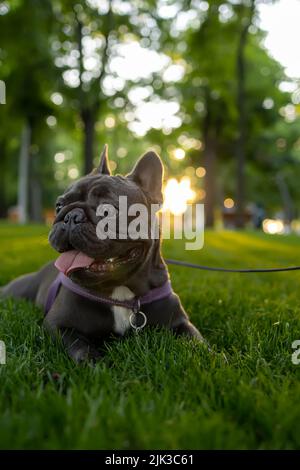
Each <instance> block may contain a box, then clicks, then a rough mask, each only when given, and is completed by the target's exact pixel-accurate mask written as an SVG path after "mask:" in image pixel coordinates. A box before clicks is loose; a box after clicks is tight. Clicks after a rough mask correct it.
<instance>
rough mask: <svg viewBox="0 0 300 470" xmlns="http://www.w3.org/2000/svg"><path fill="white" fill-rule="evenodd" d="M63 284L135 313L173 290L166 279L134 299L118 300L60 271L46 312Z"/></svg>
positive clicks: (95, 299) (87, 297) (97, 300)
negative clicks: (85, 285)
mask: <svg viewBox="0 0 300 470" xmlns="http://www.w3.org/2000/svg"><path fill="white" fill-rule="evenodd" d="M61 285H63V286H64V287H66V288H67V289H69V290H70V291H72V292H74V294H77V295H80V296H81V297H84V298H85V299H89V300H92V301H93V302H97V303H101V304H106V305H117V306H119V307H125V308H128V309H130V310H132V311H133V312H134V313H136V312H139V308H140V305H145V304H150V303H151V302H155V301H156V300H161V299H164V298H165V297H169V295H171V294H172V292H173V291H172V286H171V282H170V281H166V282H165V283H164V284H163V285H162V286H160V287H155V288H154V289H151V290H150V291H149V292H147V294H145V295H143V296H142V297H135V298H134V299H132V300H116V299H112V298H111V297H103V296H100V295H96V294H92V293H91V292H90V291H88V290H87V289H84V288H83V287H80V286H79V285H78V284H76V283H75V282H73V281H71V279H69V278H68V277H67V276H65V274H63V273H61V272H60V273H59V274H58V275H57V277H56V279H55V280H54V281H53V283H52V284H51V286H50V288H49V291H48V296H47V300H46V304H45V313H46V314H47V313H48V312H49V310H50V309H51V307H52V305H53V304H54V301H55V299H56V297H57V295H58V291H59V289H60V287H61Z"/></svg>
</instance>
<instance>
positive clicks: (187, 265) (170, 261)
mask: <svg viewBox="0 0 300 470" xmlns="http://www.w3.org/2000/svg"><path fill="white" fill-rule="evenodd" d="M165 261H166V263H167V264H173V265H175V266H184V267H185V268H194V269H202V270H203V271H219V272H223V273H278V272H283V271H300V266H290V267H287V268H262V269H255V268H254V269H233V268H213V267H210V266H203V265H201V264H194V263H188V262H186V261H179V260H176V259H166V260H165Z"/></svg>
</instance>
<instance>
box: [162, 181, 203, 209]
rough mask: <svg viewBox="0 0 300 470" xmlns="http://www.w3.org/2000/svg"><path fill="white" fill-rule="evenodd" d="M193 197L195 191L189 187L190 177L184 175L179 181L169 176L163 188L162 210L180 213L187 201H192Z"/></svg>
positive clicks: (185, 206) (185, 207)
mask: <svg viewBox="0 0 300 470" xmlns="http://www.w3.org/2000/svg"><path fill="white" fill-rule="evenodd" d="M195 197H196V193H195V191H194V190H193V189H192V188H191V180H190V178H188V177H186V176H185V177H183V178H181V180H180V181H177V180H176V179H175V178H170V179H169V180H168V181H167V184H166V186H165V188H164V205H163V211H170V212H171V213H172V214H173V215H181V214H183V213H184V212H185V211H186V209H187V204H188V202H192V201H193V200H194V199H195Z"/></svg>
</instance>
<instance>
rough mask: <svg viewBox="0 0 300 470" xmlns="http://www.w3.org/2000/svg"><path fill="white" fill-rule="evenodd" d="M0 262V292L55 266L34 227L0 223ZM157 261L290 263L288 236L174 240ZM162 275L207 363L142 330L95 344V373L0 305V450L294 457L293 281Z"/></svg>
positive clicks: (295, 260)
mask: <svg viewBox="0 0 300 470" xmlns="http://www.w3.org/2000/svg"><path fill="white" fill-rule="evenodd" d="M0 252H1V269H0V284H4V283H5V282H7V281H8V280H10V279H12V278H14V277H15V276H17V275H19V274H22V273H25V272H28V271H31V270H34V269H37V268H39V267H40V266H41V265H42V264H43V263H44V262H46V261H47V260H49V259H51V258H54V257H55V253H54V252H53V250H51V249H50V248H49V246H48V244H47V229H46V228H44V227H39V226H36V227H25V228H18V227H14V226H9V225H0ZM164 252H165V255H166V256H169V257H171V256H172V257H175V258H176V257H177V258H180V259H189V260H191V261H194V262H200V263H202V264H204V263H207V264H209V265H218V266H228V267H229V266H241V267H247V266H253V267H254V266H256V267H257V266H266V265H267V266H277V265H289V264H290V265H293V264H299V265H300V239H299V238H297V237H271V236H265V235H262V234H252V233H231V232H219V233H208V234H207V235H206V240H205V248H204V249H203V250H202V251H200V252H198V253H195V252H185V251H184V250H183V245H182V243H181V242H177V241H176V242H165V244H164ZM170 272H171V277H172V282H173V287H174V289H175V290H176V291H177V292H178V294H179V295H180V297H181V299H182V302H183V304H184V306H185V307H186V310H187V311H188V312H189V314H190V317H191V319H192V321H193V322H194V323H195V324H196V325H197V327H199V329H200V330H201V331H202V333H203V334H204V335H205V337H206V338H207V339H208V340H209V342H210V343H211V345H212V346H213V348H214V350H215V351H216V354H209V353H208V352H207V351H206V350H205V349H204V348H203V347H202V346H201V345H196V344H194V343H191V342H189V341H187V340H184V339H176V338H174V337H173V336H172V335H171V334H169V333H167V332H165V331H157V332H155V331H144V332H143V333H141V334H140V336H139V337H135V336H134V335H132V336H129V337H127V339H125V340H124V341H121V342H114V343H112V344H110V345H109V346H107V353H106V356H105V358H104V359H103V360H102V361H101V362H99V363H98V364H97V365H96V367H92V366H91V365H88V364H87V365H85V366H76V365H74V364H73V363H72V362H71V361H70V360H69V359H68V357H67V356H66V355H65V353H64V351H63V350H62V348H61V346H60V345H59V344H53V343H52V342H51V340H50V339H49V338H48V337H47V335H46V334H45V333H44V331H43V329H42V327H41V323H42V312H41V311H40V310H39V309H37V308H36V307H34V306H32V305H30V304H28V303H26V302H13V301H4V302H3V301H2V302H1V304H0V339H1V340H4V341H5V343H6V346H7V365H2V366H1V365H0V447H1V448H25V449H32V448H42V449H55V448H58V449H79V448H84V449H92V448H105V449H113V448H118V449H143V448H146V449H151V448H156V449H159V448H162V449H164V448H165V449H178V448H186V449H232V448H238V449H253V448H259V449H274V448H279V449H295V448H298V449H299V448H300V400H299V396H300V383H299V378H300V365H299V366H296V365H293V364H292V362H291V354H292V352H293V351H292V348H291V344H292V342H293V341H294V340H296V339H300V292H299V284H300V274H299V273H298V272H294V273H278V274H260V275H258V274H252V275H247V274H222V273H216V274H213V273H206V272H201V271H195V270H190V269H186V268H181V267H173V268H172V269H170ZM224 355H225V357H226V358H227V361H226V360H225V359H224Z"/></svg>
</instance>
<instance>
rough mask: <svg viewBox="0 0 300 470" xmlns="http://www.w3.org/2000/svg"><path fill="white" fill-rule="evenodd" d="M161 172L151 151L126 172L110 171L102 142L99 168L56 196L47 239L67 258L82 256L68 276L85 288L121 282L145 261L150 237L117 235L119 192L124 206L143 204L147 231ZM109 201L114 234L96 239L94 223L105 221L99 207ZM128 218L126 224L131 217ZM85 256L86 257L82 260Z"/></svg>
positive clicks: (156, 201)
mask: <svg viewBox="0 0 300 470" xmlns="http://www.w3.org/2000/svg"><path fill="white" fill-rule="evenodd" d="M162 177H163V167H162V163H161V160H160V158H159V157H158V156H157V155H156V154H155V153H154V152H148V153H147V154H146V155H144V156H143V157H142V158H141V159H140V160H139V161H138V162H137V164H136V165H135V167H134V168H133V170H132V172H131V173H130V174H129V175H127V176H126V177H123V176H119V175H117V176H112V175H111V173H110V170H109V164H108V156H107V147H106V146H105V148H104V151H103V153H102V156H101V161H100V165H99V167H98V168H97V169H96V170H94V171H93V172H92V173H91V174H90V175H88V176H85V177H83V178H81V179H80V180H78V181H77V182H76V183H74V184H73V185H72V186H70V187H69V188H68V189H67V190H66V191H65V192H64V193H63V194H62V195H61V196H60V197H59V198H58V199H57V203H56V213H57V215H56V218H55V221H54V224H53V228H52V230H51V232H50V235H49V241H50V243H51V245H52V247H53V248H54V249H55V250H57V251H58V252H60V253H65V255H64V256H65V257H68V256H69V253H72V255H73V256H74V254H75V255H76V253H78V254H79V255H78V256H79V258H80V260H81V262H77V264H75V268H76V269H69V271H67V272H66V273H67V274H68V275H70V276H71V277H72V278H73V279H74V280H76V281H78V282H80V283H81V284H82V285H86V286H88V287H93V286H97V285H99V284H103V283H104V284H107V283H108V284H119V283H120V282H124V281H126V279H127V278H128V277H129V276H130V275H131V274H132V273H133V272H136V271H137V270H138V269H139V267H141V266H142V265H143V264H145V263H147V261H149V259H148V258H149V253H150V252H151V248H153V246H154V244H155V240H153V239H152V238H151V236H150V237H148V238H147V239H142V238H138V239H132V238H130V237H128V236H127V237H126V238H122V239H120V236H119V220H120V219H119V215H120V214H118V211H119V209H120V207H119V197H120V196H126V198H127V207H130V206H131V205H132V204H143V205H144V206H145V207H146V208H147V210H148V213H149V217H148V223H149V232H148V233H149V234H150V233H151V231H150V224H151V217H150V214H151V204H156V205H157V204H161V203H162V191H161V189H162ZM123 200H124V199H123ZM107 205H109V206H110V207H112V208H113V209H114V211H115V219H116V223H117V225H116V228H117V230H116V234H117V236H116V237H109V236H108V237H107V238H105V239H99V236H98V235H97V231H96V228H97V225H98V224H99V222H100V221H101V220H103V212H102V215H99V214H100V211H99V207H106V206H107ZM105 216H107V213H105ZM127 220H128V224H130V222H131V221H132V217H130V216H129V217H127ZM70 256H71V255H70ZM77 259H78V258H77ZM89 259H90V262H88V261H86V260H89ZM82 260H85V261H82ZM73 267H74V266H73Z"/></svg>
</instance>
